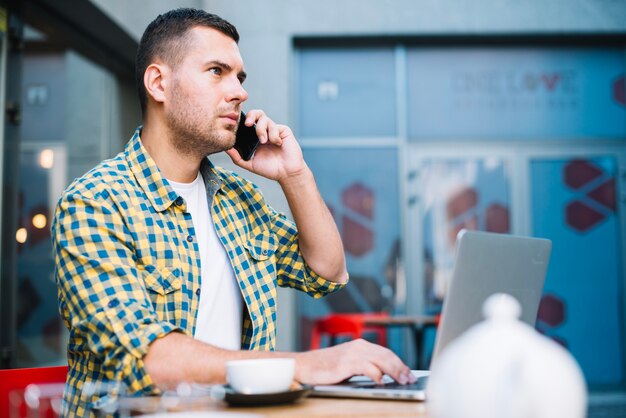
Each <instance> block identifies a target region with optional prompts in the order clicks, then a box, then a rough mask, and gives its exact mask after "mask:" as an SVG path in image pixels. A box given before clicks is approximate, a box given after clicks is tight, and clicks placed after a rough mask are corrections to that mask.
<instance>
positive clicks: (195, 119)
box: [167, 100, 237, 158]
mask: <svg viewBox="0 0 626 418" xmlns="http://www.w3.org/2000/svg"><path fill="white" fill-rule="evenodd" d="M172 108H173V109H175V110H176V111H175V112H171V113H170V114H169V115H167V124H168V127H169V129H170V132H171V133H172V137H171V142H172V145H173V146H174V148H175V149H176V150H177V151H178V152H180V153H181V154H183V155H186V156H190V157H194V158H204V157H206V156H208V155H211V154H215V153H217V152H221V151H226V150H227V149H230V148H232V147H233V145H235V131H236V128H237V126H228V127H221V126H219V125H218V124H219V117H218V115H220V114H224V113H226V112H228V111H227V110H225V109H217V110H216V111H215V112H214V113H213V114H212V115H206V114H202V112H201V111H200V110H199V109H200V107H199V106H197V107H193V105H191V104H190V103H188V102H187V103H183V100H180V102H179V103H175V104H174V106H173V107H172Z"/></svg>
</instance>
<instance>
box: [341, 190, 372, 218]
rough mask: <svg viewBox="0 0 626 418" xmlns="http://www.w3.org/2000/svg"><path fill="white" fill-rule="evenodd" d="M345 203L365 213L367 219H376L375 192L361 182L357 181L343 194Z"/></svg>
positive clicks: (357, 211) (356, 210)
mask: <svg viewBox="0 0 626 418" xmlns="http://www.w3.org/2000/svg"><path fill="white" fill-rule="evenodd" d="M341 200H342V201H343V204H344V205H345V206H346V207H347V208H350V209H352V210H353V211H355V212H356V213H358V214H360V215H363V216H364V217H366V218H367V219H374V193H373V192H372V190H370V189H369V188H368V187H366V186H364V185H363V184H361V183H355V184H353V185H351V186H350V187H348V188H347V189H345V190H344V191H343V193H342V194H341Z"/></svg>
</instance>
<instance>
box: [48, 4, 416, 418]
mask: <svg viewBox="0 0 626 418" xmlns="http://www.w3.org/2000/svg"><path fill="white" fill-rule="evenodd" d="M238 38H239V35H238V34H237V31H236V29H235V28H234V27H233V26H232V25H231V24H229V23H228V22H226V21H224V20H223V19H221V18H219V17H217V16H215V15H211V14H208V13H206V12H203V11H199V10H194V9H178V10H173V11H171V12H169V13H166V14H164V15H161V16H159V17H158V18H157V19H156V20H155V21H154V22H152V23H151V24H150V25H149V26H148V28H147V29H146V32H145V33H144V35H143V37H142V39H141V41H140V45H139V49H138V53H137V62H136V65H137V69H136V71H137V82H138V83H137V84H138V89H139V96H140V100H141V106H142V112H143V126H142V127H140V128H138V129H137V131H136V132H135V134H134V136H133V137H132V139H131V140H130V141H129V143H128V144H127V146H126V149H125V151H124V152H122V153H120V154H119V155H118V156H116V157H115V158H113V159H111V160H107V161H104V162H102V163H101V164H100V165H98V166H97V167H96V168H94V169H93V170H91V171H90V172H88V173H87V174H85V175H84V176H83V177H82V178H80V179H78V180H76V181H74V183H72V185H71V186H70V187H69V188H68V189H67V190H66V191H65V193H64V195H63V196H62V198H61V200H60V201H59V204H58V207H57V210H56V214H55V220H54V224H53V226H52V232H53V237H54V250H55V254H56V266H57V268H56V279H57V282H58V287H59V305H60V311H61V314H62V316H63V318H64V321H65V323H66V325H67V327H68V329H69V331H70V341H69V345H68V360H69V367H70V369H69V376H68V383H67V389H66V393H65V410H66V412H68V413H71V414H76V415H79V416H84V415H89V414H90V413H91V412H90V409H91V408H94V407H98V406H101V404H103V403H105V402H106V401H107V400H108V398H109V395H111V394H113V395H115V394H117V393H119V392H120V391H122V390H123V391H127V392H128V393H159V390H164V389H168V388H172V387H175V386H176V385H177V384H178V383H181V382H200V383H224V382H225V363H226V361H228V360H231V359H243V358H261V357H275V356H280V357H285V356H288V357H294V358H295V359H296V379H297V380H298V381H300V382H305V383H312V384H314V383H332V382H337V381H340V380H343V379H345V378H347V377H350V376H352V375H355V374H364V375H367V376H370V377H372V378H373V379H375V380H380V378H381V376H382V374H383V373H387V374H389V375H390V376H392V377H393V378H394V379H396V380H397V381H399V382H401V383H407V382H409V381H413V377H412V376H411V375H410V371H409V369H408V368H407V367H406V366H405V365H404V364H403V363H402V362H401V361H400V360H399V359H398V358H397V357H396V356H395V355H394V354H393V353H391V352H390V351H389V350H387V349H385V348H382V347H379V346H376V345H373V344H370V343H367V342H365V341H361V340H359V341H353V342H349V343H346V344H343V345H339V346H335V347H331V348H327V349H322V350H316V351H310V352H306V353H274V352H273V351H272V350H273V349H274V348H275V335H276V330H275V319H276V311H275V300H276V285H280V286H290V287H294V288H296V289H299V290H302V291H305V292H307V293H308V294H310V295H312V296H313V297H321V296H323V295H324V294H326V293H329V292H333V291H335V290H338V289H340V288H341V287H342V286H344V285H345V283H346V282H347V280H348V276H347V272H346V268H345V259H344V256H343V249H342V244H341V240H340V237H339V234H338V232H337V229H336V226H335V224H334V222H333V219H332V217H331V215H330V214H329V212H328V210H327V208H326V206H325V204H324V202H323V200H322V198H321V197H320V195H319V192H318V190H317V186H316V185H315V180H314V178H313V174H312V173H311V171H310V170H309V168H308V167H307V165H306V163H305V162H304V159H303V157H302V152H301V150H300V147H299V146H298V144H297V142H296V139H295V138H294V136H293V134H292V132H291V130H290V129H289V128H288V127H287V126H284V125H279V124H276V123H274V122H273V121H272V120H271V119H270V118H268V117H267V116H266V115H265V114H264V113H263V112H262V111H260V110H252V111H250V112H249V113H248V114H247V117H246V121H245V123H246V125H248V126H252V125H253V124H256V132H257V134H258V136H259V138H260V145H259V147H258V150H257V152H256V155H255V156H254V158H253V159H252V160H250V161H243V160H242V159H241V157H240V156H239V154H238V152H237V151H235V150H234V149H233V148H232V147H233V145H234V141H235V132H236V129H237V126H238V119H239V115H240V111H241V106H242V103H243V102H244V101H245V100H246V99H247V98H248V95H247V93H246V91H245V90H244V88H243V86H242V83H243V81H244V80H245V77H246V74H245V71H244V68H243V61H242V59H241V56H240V54H239V49H238V47H237V41H238ZM220 151H226V152H227V153H228V155H229V156H230V158H231V159H232V160H233V162H234V163H235V164H237V165H238V166H240V167H243V168H245V169H247V170H249V171H251V172H253V173H256V174H258V175H261V176H264V177H266V178H269V179H273V180H276V181H277V182H278V183H279V185H280V186H281V188H282V190H283V192H284V194H285V196H286V198H287V201H288V203H289V206H290V208H291V212H292V215H293V217H294V219H295V223H296V225H297V230H296V228H295V226H294V225H293V223H292V222H290V221H289V220H287V219H286V218H285V217H284V215H282V214H278V213H276V212H275V211H274V210H273V209H271V208H270V207H269V206H268V205H267V204H266V203H265V202H264V201H263V198H262V196H261V195H260V193H259V192H258V190H257V189H256V187H255V186H254V185H253V184H251V183H250V182H248V181H246V180H244V179H242V178H240V177H239V176H237V175H235V174H234V173H231V172H228V171H225V170H223V169H221V168H218V167H215V166H213V165H212V164H211V163H210V162H209V160H208V159H207V158H206V157H207V156H208V155H211V154H213V153H216V152H220Z"/></svg>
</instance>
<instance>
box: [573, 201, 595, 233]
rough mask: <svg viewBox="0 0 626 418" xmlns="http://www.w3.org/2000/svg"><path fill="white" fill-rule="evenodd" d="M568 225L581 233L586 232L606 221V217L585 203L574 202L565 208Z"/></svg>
mask: <svg viewBox="0 0 626 418" xmlns="http://www.w3.org/2000/svg"><path fill="white" fill-rule="evenodd" d="M565 219H566V223H567V224H568V225H569V226H571V227H572V228H574V229H575V230H577V231H580V232H586V231H588V230H589V229H591V228H593V227H594V226H596V225H597V224H598V223H600V222H601V221H602V220H603V219H604V215H603V214H601V213H600V212H598V211H596V210H594V209H592V208H590V207H589V206H587V205H585V204H584V203H583V202H580V201H574V202H571V203H569V204H568V205H567V207H566V208H565Z"/></svg>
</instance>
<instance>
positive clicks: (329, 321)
mask: <svg viewBox="0 0 626 418" xmlns="http://www.w3.org/2000/svg"><path fill="white" fill-rule="evenodd" d="M381 316H385V317H386V316H388V315H387V314H386V313H346V314H337V313H335V314H330V315H327V316H325V317H323V318H318V319H316V320H315V321H314V322H313V330H312V334H311V346H310V348H311V350H314V349H317V348H320V347H321V341H322V336H323V335H328V336H329V337H330V340H331V342H330V345H333V344H334V342H335V341H336V339H337V337H348V338H350V339H356V338H363V336H364V334H366V333H369V332H371V333H374V334H376V340H377V342H378V344H380V345H382V346H385V347H386V346H387V330H386V329H385V327H383V326H372V325H366V322H367V319H370V318H380V317H381Z"/></svg>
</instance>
